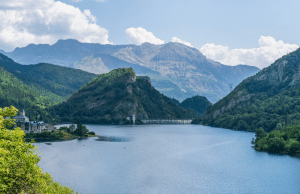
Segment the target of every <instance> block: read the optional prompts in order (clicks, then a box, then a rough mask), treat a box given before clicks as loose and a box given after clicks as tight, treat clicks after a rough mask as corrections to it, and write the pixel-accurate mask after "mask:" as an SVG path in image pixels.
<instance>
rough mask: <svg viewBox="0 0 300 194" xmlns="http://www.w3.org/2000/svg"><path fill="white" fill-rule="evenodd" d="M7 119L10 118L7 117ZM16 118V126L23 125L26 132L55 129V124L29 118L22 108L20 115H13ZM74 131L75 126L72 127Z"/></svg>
mask: <svg viewBox="0 0 300 194" xmlns="http://www.w3.org/2000/svg"><path fill="white" fill-rule="evenodd" d="M5 119H10V118H9V117H5ZM12 119H15V125H14V126H13V127H14V128H17V127H21V128H22V129H23V130H24V132H25V133H41V132H43V131H53V130H55V128H54V126H53V125H51V124H48V123H45V122H43V121H29V118H28V117H26V116H25V111H24V109H22V111H21V112H20V115H19V116H15V117H12ZM71 130H72V132H73V131H74V130H75V128H74V129H73V128H72V129H71Z"/></svg>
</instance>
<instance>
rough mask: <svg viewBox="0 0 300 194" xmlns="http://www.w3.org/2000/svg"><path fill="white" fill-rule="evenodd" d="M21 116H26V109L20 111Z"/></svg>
mask: <svg viewBox="0 0 300 194" xmlns="http://www.w3.org/2000/svg"><path fill="white" fill-rule="evenodd" d="M20 116H24V117H25V110H24V109H22V112H21V113H20Z"/></svg>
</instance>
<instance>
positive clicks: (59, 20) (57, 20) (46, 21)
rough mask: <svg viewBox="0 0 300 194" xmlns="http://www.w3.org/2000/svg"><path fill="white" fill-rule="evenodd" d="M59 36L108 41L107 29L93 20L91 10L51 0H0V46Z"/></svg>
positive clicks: (11, 46)
mask: <svg viewBox="0 0 300 194" xmlns="http://www.w3.org/2000/svg"><path fill="white" fill-rule="evenodd" d="M58 39H77V40H79V41H81V42H87V43H101V44H111V42H109V41H108V30H106V29H105V28H102V27H100V26H99V25H97V24H96V17H95V16H93V15H92V14H91V12H90V10H84V11H83V12H81V11H80V9H78V8H76V7H74V6H71V5H67V4H65V3H62V2H60V1H54V0H22V1H20V0H10V1H7V0H0V45H1V46H0V49H3V50H6V51H11V50H13V49H14V48H15V47H24V46H26V45H28V44H30V43H34V44H39V43H43V44H53V43H55V42H56V41H57V40H58Z"/></svg>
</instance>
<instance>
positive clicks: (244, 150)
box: [35, 125, 300, 194]
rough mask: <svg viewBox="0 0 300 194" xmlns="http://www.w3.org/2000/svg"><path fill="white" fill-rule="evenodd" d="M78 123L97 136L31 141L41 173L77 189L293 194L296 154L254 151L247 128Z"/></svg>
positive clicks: (298, 179) (299, 180)
mask: <svg viewBox="0 0 300 194" xmlns="http://www.w3.org/2000/svg"><path fill="white" fill-rule="evenodd" d="M59 126H66V125H58V126H57V127H59ZM86 126H87V128H88V129H89V130H90V131H94V132H95V133H96V134H97V135H100V136H101V137H100V138H98V137H93V138H88V139H81V140H79V139H76V140H72V141H65V142H52V144H51V145H47V144H45V143H36V144H35V145H36V146H37V147H38V148H39V151H40V152H41V153H42V154H41V161H40V163H39V166H40V167H41V168H42V169H43V171H44V172H49V173H50V174H51V175H52V176H53V178H54V180H55V181H58V182H60V183H61V184H62V185H65V186H69V187H71V188H73V189H74V190H75V191H78V192H79V193H81V194H97V193H103V194H109V193H113V194H117V193H126V194H127V193H128V194H135V193H143V194H144V193H145V194H148V193H151V194H156V193H163V194H168V193H188V194H192V193H201V194H205V193H213V194H214V193H216V194H221V193H255V194H257V193H272V194H274V193H280V194H281V193H300V159H299V158H296V157H291V156H287V155H278V154H268V153H264V152H257V151H255V150H254V149H253V147H252V145H251V143H250V142H251V139H252V138H253V137H254V133H250V132H242V131H233V130H227V129H220V128H212V127H207V126H201V125H132V126H103V125H86Z"/></svg>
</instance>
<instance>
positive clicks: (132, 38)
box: [125, 27, 165, 45]
mask: <svg viewBox="0 0 300 194" xmlns="http://www.w3.org/2000/svg"><path fill="white" fill-rule="evenodd" d="M125 33H126V35H127V38H128V39H129V42H130V43H132V44H137V45H141V44H143V43H144V42H149V43H152V44H164V43H165V41H163V40H161V39H159V38H156V37H155V36H154V35H153V34H152V32H148V31H147V30H145V29H144V28H141V27H138V28H128V29H126V30H125Z"/></svg>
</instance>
